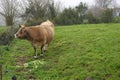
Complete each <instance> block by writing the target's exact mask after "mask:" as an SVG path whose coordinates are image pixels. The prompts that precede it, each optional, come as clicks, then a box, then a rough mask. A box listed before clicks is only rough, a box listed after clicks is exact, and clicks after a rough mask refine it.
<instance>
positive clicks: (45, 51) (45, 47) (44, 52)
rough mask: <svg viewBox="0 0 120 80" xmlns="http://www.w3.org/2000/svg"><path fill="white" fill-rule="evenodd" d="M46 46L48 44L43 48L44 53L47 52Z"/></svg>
mask: <svg viewBox="0 0 120 80" xmlns="http://www.w3.org/2000/svg"><path fill="white" fill-rule="evenodd" d="M47 46H48V44H45V46H44V47H43V50H44V53H45V52H46V51H47Z"/></svg>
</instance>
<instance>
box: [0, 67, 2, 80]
mask: <svg viewBox="0 0 120 80" xmlns="http://www.w3.org/2000/svg"><path fill="white" fill-rule="evenodd" d="M0 80H2V65H0Z"/></svg>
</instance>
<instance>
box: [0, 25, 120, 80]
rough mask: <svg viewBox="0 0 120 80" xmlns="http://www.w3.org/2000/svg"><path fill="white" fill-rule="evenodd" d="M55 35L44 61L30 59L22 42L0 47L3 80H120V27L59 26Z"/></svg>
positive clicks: (30, 48) (27, 44)
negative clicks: (14, 79) (32, 79)
mask: <svg viewBox="0 0 120 80" xmlns="http://www.w3.org/2000/svg"><path fill="white" fill-rule="evenodd" d="M1 29H3V28H1ZM0 31H1V30H0ZM55 33H56V34H55V38H54V40H53V42H52V43H51V44H50V46H49V48H48V51H47V53H46V54H45V58H44V60H40V59H37V60H34V59H33V49H32V47H31V44H30V43H29V42H28V41H25V40H18V39H14V40H13V41H12V43H11V44H10V45H9V46H0V54H1V55H2V59H1V60H0V64H3V80H11V77H12V76H13V75H16V76H17V78H18V80H29V79H28V78H30V77H31V78H34V77H35V78H36V80H120V24H85V25H71V26H59V27H56V28H55ZM39 52H40V51H39Z"/></svg>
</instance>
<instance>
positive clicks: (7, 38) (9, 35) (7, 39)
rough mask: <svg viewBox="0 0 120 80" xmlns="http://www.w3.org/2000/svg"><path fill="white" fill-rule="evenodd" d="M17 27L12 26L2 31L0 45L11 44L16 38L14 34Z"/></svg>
mask: <svg viewBox="0 0 120 80" xmlns="http://www.w3.org/2000/svg"><path fill="white" fill-rule="evenodd" d="M16 31H17V28H14V27H10V28H8V29H7V30H6V31H4V32H2V33H0V45H9V44H10V43H11V41H12V40H13V39H14V34H15V32H16Z"/></svg>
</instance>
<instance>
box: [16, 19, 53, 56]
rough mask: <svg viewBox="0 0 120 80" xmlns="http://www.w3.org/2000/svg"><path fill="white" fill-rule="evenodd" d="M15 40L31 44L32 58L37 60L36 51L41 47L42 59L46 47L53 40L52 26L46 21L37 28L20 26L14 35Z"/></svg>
mask: <svg viewBox="0 0 120 80" xmlns="http://www.w3.org/2000/svg"><path fill="white" fill-rule="evenodd" d="M15 38H19V39H27V40H28V41H30V42H31V44H32V46H33V48H34V58H37V53H36V49H37V47H38V46H39V45H41V55H40V56H41V57H43V53H44V52H45V51H46V47H47V45H49V43H50V42H51V41H52V40H53V38H54V24H53V23H52V22H51V21H49V20H47V21H45V22H43V23H41V24H40V25H37V26H30V27H25V26H24V25H20V29H19V30H18V31H17V33H16V34H15Z"/></svg>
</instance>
